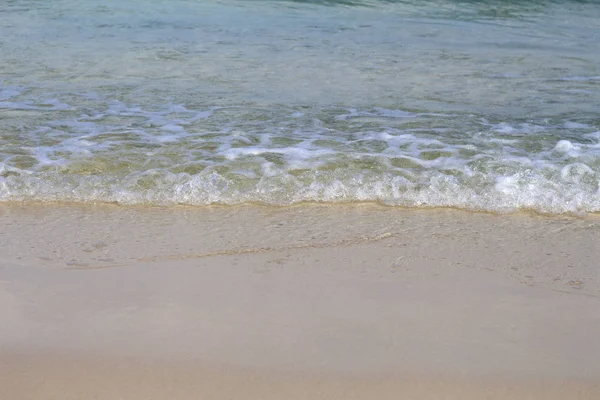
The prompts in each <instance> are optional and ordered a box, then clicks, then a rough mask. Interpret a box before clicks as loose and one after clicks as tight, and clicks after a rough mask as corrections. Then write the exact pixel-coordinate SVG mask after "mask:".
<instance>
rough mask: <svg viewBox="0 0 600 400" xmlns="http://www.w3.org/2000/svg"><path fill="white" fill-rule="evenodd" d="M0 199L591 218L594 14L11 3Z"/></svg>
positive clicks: (437, 7) (582, 4)
mask: <svg viewBox="0 0 600 400" xmlns="http://www.w3.org/2000/svg"><path fill="white" fill-rule="evenodd" d="M0 60H2V62H1V63H0V201H13V200H37V201H75V202H118V203H122V204H161V205H172V204H193V205H204V204H212V203H219V204H239V203H244V202H260V203H266V204H274V205H284V204H292V203H298V202H304V201H318V202H354V201H377V202H381V203H384V204H388V205H394V206H415V207H436V206H448V207H458V208H465V209H473V210H487V211H512V210H518V209H528V210H534V211H540V212H545V213H552V214H554V213H565V212H600V190H599V186H600V114H599V110H600V3H598V2H595V1H555V2H552V1H499V0H497V1H496V0H489V1H456V0H455V1H450V0H438V1H416V0H415V1H358V0H357V1H352V0H345V1H342V0H340V1H274V0H273V1H242V0H221V1H213V0H207V1H198V0H196V1H193V0H187V1H186V0H169V1H166V0H164V1H158V0H145V1H142V0H131V1H127V2H124V1H113V0H103V1H99V0H98V1H97V0H85V1H84V0H56V1H53V2H43V1H39V0H13V1H5V2H2V3H1V4H0Z"/></svg>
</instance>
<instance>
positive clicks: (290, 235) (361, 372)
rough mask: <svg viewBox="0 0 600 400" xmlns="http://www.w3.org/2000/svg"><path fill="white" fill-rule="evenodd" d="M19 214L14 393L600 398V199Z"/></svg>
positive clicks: (10, 342)
mask: <svg viewBox="0 0 600 400" xmlns="http://www.w3.org/2000/svg"><path fill="white" fill-rule="evenodd" d="M0 224H1V225H0V226H1V228H0V234H1V238H2V241H3V242H4V246H3V247H2V251H1V252H0V300H2V301H0V304H1V305H0V315H1V316H2V320H3V321H5V323H4V324H2V325H1V326H0V358H1V359H4V360H6V362H2V363H0V382H2V386H3V387H5V388H8V389H7V392H6V393H8V394H9V395H10V397H11V398H15V399H54V398H56V399H59V398H60V399H65V398H78V399H80V398H99V399H104V398H106V399H108V398H115V397H118V396H121V397H123V398H127V399H137V398H139V399H142V398H157V399H158V398H190V396H192V397H193V396H196V395H198V396H199V397H200V398H244V399H255V398H256V399H259V398H282V397H286V398H291V399H294V398H315V399H319V398H322V399H325V398H336V396H338V397H341V398H397V396H398V394H403V395H406V396H412V397H417V398H426V399H428V398H448V399H454V398H456V399H458V398H467V399H469V398H473V399H475V398H482V396H483V397H485V398H506V396H509V397H510V398H531V399H542V398H544V399H546V398H556V399H558V398H567V397H568V398H574V399H588V398H589V399H592V398H597V397H598V396H600V385H599V384H598V382H599V381H600V361H599V360H598V359H597V357H596V355H597V354H599V353H600V345H599V344H598V343H597V340H596V338H597V337H600V316H598V313H597V310H598V309H600V271H598V268H597V265H596V262H597V260H598V259H600V246H598V245H597V238H598V237H600V235H599V233H600V219H599V218H597V216H589V217H570V216H557V217H545V216H539V215H529V214H511V215H493V214H479V213H469V212H464V211H456V210H411V209H394V208H390V207H380V206H375V205H369V204H358V205H335V206H325V205H300V206H294V207H285V208H274V207H261V206H241V207H202V208H189V207H175V208H144V207H118V206H109V205H99V206H80V205H40V204H23V205H22V204H3V205H0ZM486 396H487V397H486Z"/></svg>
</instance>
